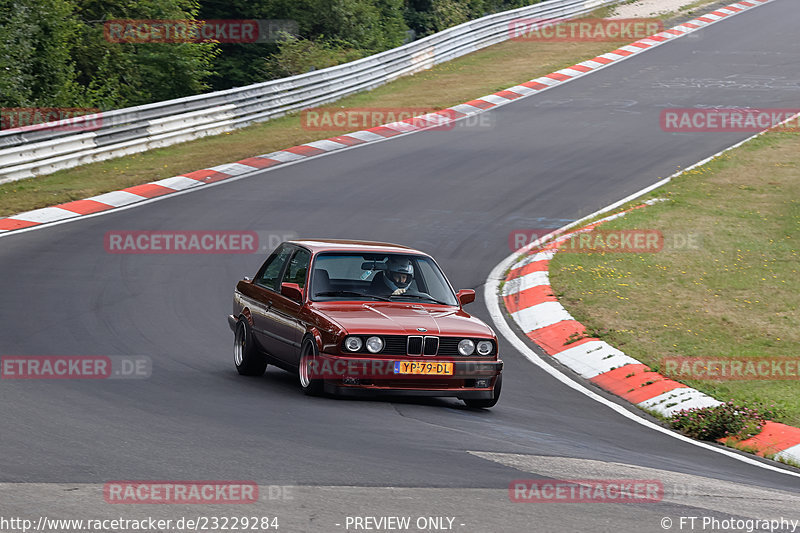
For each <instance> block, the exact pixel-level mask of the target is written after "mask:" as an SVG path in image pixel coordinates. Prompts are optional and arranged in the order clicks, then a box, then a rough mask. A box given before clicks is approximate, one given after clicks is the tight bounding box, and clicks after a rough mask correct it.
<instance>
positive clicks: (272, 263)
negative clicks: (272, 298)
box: [253, 245, 293, 292]
mask: <svg viewBox="0 0 800 533" xmlns="http://www.w3.org/2000/svg"><path fill="white" fill-rule="evenodd" d="M292 251H293V249H292V247H291V246H285V245H284V246H281V247H280V248H278V249H277V250H275V251H274V252H273V253H272V255H270V256H269V257H268V258H267V260H266V261H265V262H264V265H263V266H262V267H261V270H260V271H259V272H258V275H257V276H256V279H254V280H253V282H254V283H255V284H256V285H261V286H262V287H266V288H267V289H272V290H273V291H275V292H277V291H278V290H279V288H278V276H280V275H281V270H283V265H285V264H286V261H287V260H288V259H289V256H290V255H292Z"/></svg>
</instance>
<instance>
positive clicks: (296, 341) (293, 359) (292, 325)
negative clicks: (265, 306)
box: [269, 247, 311, 366]
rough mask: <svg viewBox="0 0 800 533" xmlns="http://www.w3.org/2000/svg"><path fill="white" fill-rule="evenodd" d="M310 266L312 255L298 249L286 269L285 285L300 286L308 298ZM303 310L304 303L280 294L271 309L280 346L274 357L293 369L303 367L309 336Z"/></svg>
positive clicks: (283, 281) (272, 323)
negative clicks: (302, 353)
mask: <svg viewBox="0 0 800 533" xmlns="http://www.w3.org/2000/svg"><path fill="white" fill-rule="evenodd" d="M310 262H311V253H310V252H309V251H308V250H306V249H304V248H299V247H298V248H297V249H296V250H295V252H294V254H293V255H292V257H291V259H289V261H288V263H287V265H286V268H285V269H284V273H283V278H282V279H281V283H297V285H298V286H299V287H300V289H301V290H302V291H303V295H305V288H306V283H307V279H308V265H309V263H310ZM279 290H280V289H279ZM302 306H303V302H302V301H299V302H298V301H295V300H292V299H291V298H287V297H286V296H283V295H282V294H276V295H275V298H274V299H273V305H272V308H271V309H270V316H269V319H270V321H271V330H272V331H274V332H275V336H276V340H277V342H278V345H279V346H278V347H277V349H276V353H274V354H273V355H274V356H275V357H278V358H279V359H281V360H283V361H285V362H287V363H289V364H291V365H293V366H297V365H298V364H299V361H300V343H301V342H302V340H303V335H305V332H306V327H305V324H304V323H303V322H302V321H301V320H300V318H299V315H300V310H301V308H302Z"/></svg>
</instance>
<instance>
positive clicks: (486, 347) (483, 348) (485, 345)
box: [478, 341, 492, 355]
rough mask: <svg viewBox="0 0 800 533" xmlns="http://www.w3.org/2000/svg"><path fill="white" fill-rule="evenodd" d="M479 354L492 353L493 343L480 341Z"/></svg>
mask: <svg viewBox="0 0 800 533" xmlns="http://www.w3.org/2000/svg"><path fill="white" fill-rule="evenodd" d="M478 353H479V354H481V355H489V354H490V353H492V341H480V342H479V343H478Z"/></svg>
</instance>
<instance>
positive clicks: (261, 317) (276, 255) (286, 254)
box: [250, 244, 295, 357]
mask: <svg viewBox="0 0 800 533" xmlns="http://www.w3.org/2000/svg"><path fill="white" fill-rule="evenodd" d="M294 252H295V247H294V246H292V245H289V244H282V245H281V246H280V247H279V248H278V249H277V250H275V251H274V252H273V253H272V254H271V255H270V256H269V257H268V258H267V260H266V261H264V264H263V265H262V266H261V268H260V269H259V271H258V273H257V274H256V276H255V277H254V278H253V284H252V287H253V291H254V294H253V296H254V300H255V301H256V302H257V303H258V305H253V307H251V309H250V313H251V316H252V318H253V333H254V334H255V337H256V339H257V340H258V342H259V344H261V346H262V347H263V348H264V349H265V350H266V351H267V352H268V353H269V354H270V355H272V356H275V357H277V353H278V352H279V351H280V350H281V349H282V343H281V342H280V341H279V340H278V332H277V331H275V328H274V323H275V321H274V320H273V319H272V317H271V315H272V307H273V305H274V304H275V299H276V298H277V297H278V296H280V293H279V291H280V280H281V278H282V277H283V272H284V270H286V265H287V263H288V262H289V258H290V257H291V256H292V254H293V253H294Z"/></svg>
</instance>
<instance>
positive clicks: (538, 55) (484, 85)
mask: <svg viewBox="0 0 800 533" xmlns="http://www.w3.org/2000/svg"><path fill="white" fill-rule="evenodd" d="M704 2H705V3H706V4H709V3H711V2H707V1H705V0H704ZM607 12H608V9H606V10H605V11H604V12H598V14H597V16H606V15H607ZM681 17H682V18H685V15H682V14H678V15H675V16H673V17H670V16H665V17H664V20H665V25H671V24H676V23H678V22H679V21H680V19H681ZM624 44H628V43H627V42H567V43H564V42H554V43H548V42H535V41H528V42H521V41H507V42H504V43H501V44H497V45H494V46H491V47H488V48H485V49H483V50H479V51H477V52H474V53H472V54H469V55H466V56H464V57H461V58H458V59H455V60H453V61H449V62H447V63H443V64H441V65H437V66H436V67H434V68H432V69H430V70H427V71H424V72H420V73H417V74H415V75H412V76H406V77H403V78H400V79H398V80H396V81H394V82H392V83H389V84H386V85H384V86H382V87H379V88H377V89H374V90H372V91H369V92H365V93H361V94H357V95H353V96H349V97H347V98H344V99H341V100H339V101H337V102H335V105H337V106H340V107H344V108H350V107H377V108H398V107H413V108H432V109H443V108H446V107H450V106H453V105H457V104H460V103H463V102H466V101H469V100H472V99H475V98H478V97H480V96H484V95H486V94H490V93H493V92H496V91H500V90H503V89H507V88H508V87H512V86H514V85H517V84H519V83H523V82H525V81H528V80H531V79H533V78H537V77H539V76H543V75H545V74H549V73H551V72H553V71H555V70H559V69H562V68H565V67H568V66H571V65H574V64H575V63H579V62H581V61H585V60H586V59H591V58H592V57H595V56H597V55H599V54H602V53H605V52H608V51H609V50H614V49H616V48H619V46H621V45H624ZM327 105H328V106H332V105H334V104H327ZM344 133H347V130H341V131H328V132H320V131H309V130H306V129H303V128H302V127H301V121H300V115H299V113H295V114H292V115H289V116H285V117H281V118H278V119H275V120H271V121H269V122H265V123H261V124H257V125H254V126H250V127H248V128H244V129H241V130H237V131H234V132H231V133H226V134H222V135H216V136H210V137H205V138H202V139H197V140H195V141H190V142H186V143H182V144H177V145H174V146H170V147H166V148H160V149H155V150H150V151H148V152H143V153H140V154H135V155H130V156H125V157H121V158H117V159H111V160H108V161H102V162H99V163H93V164H89V165H83V166H80V167H76V168H72V169H67V170H62V171H59V172H56V173H54V174H49V175H46V176H39V177H35V178H30V179H25V180H20V181H16V182H12V183H6V184H3V185H0V217H2V216H8V215H12V214H14V213H20V212H22V211H29V210H31V209H37V208H40V207H46V206H50V205H54V204H59V203H64V202H69V201H72V200H80V199H83V198H87V197H89V196H94V195H97V194H101V193H104V192H108V191H114V190H118V189H123V188H125V187H131V186H133V185H139V184H142V183H147V182H149V181H154V180H159V179H163V178H168V177H171V176H177V175H180V174H185V173H187V172H191V171H194V170H199V169H202V168H208V167H212V166H216V165H221V164H224V163H231V162H234V161H237V160H240V159H245V158H247V157H252V156H255V155H260V154H265V153H269V152H273V151H276V150H281V149H283V148H288V147H291V146H296V145H298V144H303V143H306V142H309V141H314V140H319V139H324V138H328V137H333V136H336V135H342V134H344Z"/></svg>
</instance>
